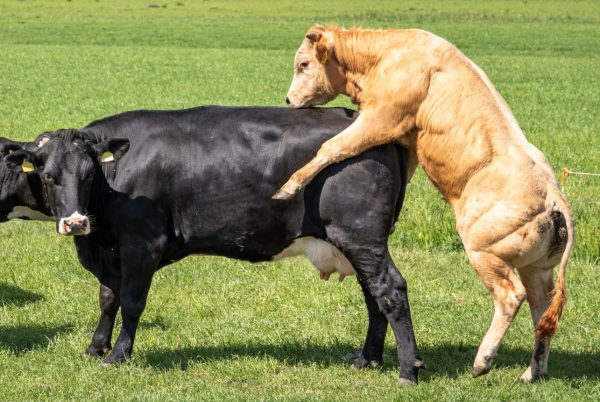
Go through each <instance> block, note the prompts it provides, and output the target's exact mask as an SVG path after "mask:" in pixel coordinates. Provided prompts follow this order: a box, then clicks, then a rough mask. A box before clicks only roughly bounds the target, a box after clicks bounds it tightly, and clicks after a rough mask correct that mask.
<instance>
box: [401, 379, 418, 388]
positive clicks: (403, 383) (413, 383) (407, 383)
mask: <svg viewBox="0 0 600 402" xmlns="http://www.w3.org/2000/svg"><path fill="white" fill-rule="evenodd" d="M398 385H401V386H406V385H417V382H416V381H413V380H409V379H408V378H402V377H400V378H398Z"/></svg>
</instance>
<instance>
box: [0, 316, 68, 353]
mask: <svg viewBox="0 0 600 402" xmlns="http://www.w3.org/2000/svg"><path fill="white" fill-rule="evenodd" d="M72 329H73V327H71V326H68V325H62V326H58V327H53V326H48V325H38V324H34V325H16V326H10V327H8V326H0V350H6V351H9V352H11V353H14V354H16V355H21V354H23V353H25V352H29V351H32V350H35V349H38V348H42V349H43V348H46V347H47V346H48V345H49V344H50V343H51V342H52V341H53V340H54V338H56V337H57V336H58V335H60V334H63V333H65V332H69V331H71V330H72Z"/></svg>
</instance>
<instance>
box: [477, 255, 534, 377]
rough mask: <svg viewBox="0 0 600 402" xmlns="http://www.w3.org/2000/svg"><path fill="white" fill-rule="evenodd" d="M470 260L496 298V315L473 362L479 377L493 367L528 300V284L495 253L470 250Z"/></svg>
mask: <svg viewBox="0 0 600 402" xmlns="http://www.w3.org/2000/svg"><path fill="white" fill-rule="evenodd" d="M469 260H470V262H471V265H472V266H473V268H474V269H475V271H476V272H477V275H479V279H481V281H482V282H483V284H484V285H485V287H486V288H487V289H488V290H489V291H490V293H491V294H492V298H493V299H494V318H493V319H492V324H491V325H490V328H489V329H488V331H487V333H486V334H485V337H484V338H483V341H482V342H481V344H480V345H479V350H478V351H477V356H476V357H475V362H474V363H473V377H478V376H480V375H482V374H486V373H487V372H488V371H490V369H491V368H492V362H493V360H494V358H495V357H496V355H497V353H498V348H499V347H500V343H501V342H502V339H503V338H504V335H505V334H506V331H508V328H509V327H510V324H511V322H512V320H513V318H514V317H515V315H517V312H518V311H519V307H520V306H521V304H522V303H523V301H524V300H525V288H524V287H523V284H522V283H521V281H520V280H519V278H518V277H517V276H516V275H515V273H514V272H513V268H512V267H511V266H510V265H508V264H507V263H506V262H505V261H503V260H502V259H500V258H498V257H496V256H495V255H493V254H489V253H479V252H470V253H469Z"/></svg>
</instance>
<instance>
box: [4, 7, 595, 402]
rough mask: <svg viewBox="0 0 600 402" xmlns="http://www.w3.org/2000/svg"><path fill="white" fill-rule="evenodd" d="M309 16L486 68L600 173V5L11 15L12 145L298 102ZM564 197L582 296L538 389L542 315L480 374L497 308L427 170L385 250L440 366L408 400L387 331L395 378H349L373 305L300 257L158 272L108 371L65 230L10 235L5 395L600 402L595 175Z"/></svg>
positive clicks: (549, 144)
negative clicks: (122, 356) (160, 115)
mask: <svg viewBox="0 0 600 402" xmlns="http://www.w3.org/2000/svg"><path fill="white" fill-rule="evenodd" d="M271 3H273V4H271ZM149 4H156V5H158V6H159V8H148V7H147V6H148V5H149ZM314 22H321V23H325V24H327V23H337V24H340V25H346V26H351V25H356V26H365V27H366V26H369V27H382V28H385V27H420V28H424V29H428V30H431V31H433V32H435V33H437V34H439V35H441V36H443V37H446V38H448V39H449V40H451V41H453V42H454V43H456V44H457V46H459V47H460V48H461V49H462V50H463V51H464V52H465V53H466V54H467V55H468V56H469V57H471V58H472V59H473V60H474V61H475V62H476V63H478V64H479V65H480V66H481V67H482V68H483V69H484V70H485V71H486V72H487V73H488V75H489V76H490V78H491V79H492V81H493V82H494V83H495V85H496V86H497V88H498V89H499V90H500V92H501V93H502V95H503V96H504V97H505V98H506V100H507V101H508V103H509V105H510V106H511V107H512V109H513V111H514V113H515V115H516V117H517V119H518V120H519V123H520V124H521V126H522V128H523V129H524V131H525V133H526V134H527V136H528V138H529V139H530V141H531V142H533V143H534V144H535V145H536V146H538V147H539V148H540V149H541V150H542V151H543V152H544V153H545V154H546V156H547V157H548V159H549V161H550V163H551V164H552V166H553V167H554V168H555V171H556V172H557V174H559V173H560V171H561V169H562V168H563V167H565V166H566V167H569V168H571V169H573V170H580V171H591V172H600V135H599V133H600V107H599V105H600V74H598V72H597V70H598V65H600V4H599V3H597V2H594V1H580V2H550V1H522V2H521V1H507V2H504V1H490V2H485V3H484V2H479V1H458V2H452V3H449V2H435V1H422V2H419V3H418V5H414V4H409V3H401V2H395V1H371V2H365V1H362V2H349V1H319V2H313V1H309V2H306V1H305V2H258V1H227V2H225V1H221V2H215V1H194V2H192V1H190V0H182V1H167V0H161V1H156V2H155V1H150V0H146V1H137V0H136V1H127V2H116V1H73V2H70V1H29V0H26V1H8V0H0V135H2V136H8V137H11V138H15V139H32V138H34V137H35V136H36V135H37V134H39V133H41V132H42V131H45V130H52V129H57V128H60V127H79V126H82V125H84V124H86V123H88V122H90V121H92V120H94V119H96V118H99V117H103V116H106V115H109V114H113V113H117V112H120V111H124V110H129V109H136V108H161V109H166V108H181V107H188V106H196V105H200V104H225V105H283V99H284V97H285V93H286V91H287V87H288V85H289V82H290V80H291V74H292V71H291V64H292V57H293V54H294V51H295V49H296V48H297V46H298V45H299V43H300V41H301V39H302V37H303V35H304V33H305V31H306V29H307V28H308V27H309V26H310V25H311V24H313V23H314ZM333 105H344V106H349V105H350V104H349V102H348V101H347V100H346V99H342V98H340V99H338V100H336V101H335V102H333ZM566 193H567V195H568V197H569V199H570V200H571V204H572V208H573V210H574V211H575V216H576V220H577V238H576V240H577V244H576V249H575V256H574V258H573V259H572V263H571V264H570V268H569V273H568V288H569V295H570V301H569V304H568V306H567V309H566V311H565V313H564V316H563V319H562V321H561V324H560V328H559V333H558V335H557V336H556V338H555V340H554V341H553V350H552V353H551V355H550V370H549V371H550V377H549V378H548V379H547V380H544V381H542V382H541V383H539V384H534V385H524V384H521V383H519V382H518V377H519V376H520V374H521V372H522V371H523V370H524V369H525V367H526V365H527V363H528V361H529V354H530V350H531V348H532V344H533V331H532V328H531V322H530V318H529V313H528V311H527V306H524V308H523V311H522V312H521V314H519V316H518V317H517V319H516V320H515V322H514V325H513V327H512V328H511V330H510V331H509V333H508V335H507V337H506V339H505V341H504V343H503V346H502V348H501V349H500V354H499V356H498V359H497V362H496V364H495V368H494V370H493V371H492V372H491V373H490V374H488V375H487V376H486V377H484V378H480V379H477V380H473V379H471V378H470V366H471V363H472V360H473V358H474V356H475V351H476V348H477V346H478V343H479V341H480V340H481V338H482V337H483V334H484V332H485V330H486V329H487V327H488V325H489V321H490V319H491V315H492V311H493V308H492V303H491V298H490V297H489V295H488V294H487V291H486V290H485V289H484V288H483V286H481V284H480V283H479V280H478V279H477V277H476V275H475V274H474V273H473V272H472V270H471V268H470V267H469V265H468V263H467V261H466V257H465V254H464V252H462V250H461V244H460V240H459V238H458V236H457V235H456V233H455V230H454V217H453V215H452V211H451V209H450V207H449V206H447V205H446V204H445V203H444V202H443V201H442V200H441V197H440V196H439V195H438V193H437V192H436V191H435V189H434V188H433V186H432V185H431V184H430V183H429V182H428V180H427V179H426V177H425V175H424V174H423V173H422V172H421V171H419V172H418V174H417V175H416V177H415V178H414V180H413V182H412V183H411V184H410V186H409V189H408V194H407V200H406V204H405V208H404V210H403V212H402V214H401V217H400V220H399V222H398V224H397V230H396V232H395V233H394V235H393V237H392V238H391V240H390V244H391V247H392V252H393V256H394V260H395V261H396V263H397V265H398V267H399V268H400V270H401V271H402V272H403V274H404V275H405V277H406V278H407V280H408V283H409V290H410V297H411V305H412V311H413V320H414V324H415V331H416V335H417V340H418V342H419V346H420V348H421V350H422V354H423V357H424V358H425V360H426V363H427V364H428V366H429V370H427V371H423V372H422V375H421V383H420V385H419V386H418V387H416V388H411V389H404V388H397V387H396V385H395V380H396V377H397V372H398V362H397V359H396V357H395V353H394V342H393V335H392V334H391V332H390V333H389V334H388V340H387V344H386V362H385V363H386V364H385V368H384V369H383V370H382V371H355V370H351V369H349V367H348V366H347V364H346V363H344V361H343V356H344V355H345V354H346V353H347V352H348V351H350V350H352V349H355V348H358V347H360V346H361V343H362V341H363V339H364V333H365V325H366V312H365V308H364V306H363V302H362V296H361V294H360V290H359V288H358V286H357V284H356V282H355V281H354V280H352V279H350V280H346V281H344V282H343V283H341V284H338V283H336V282H335V281H330V282H321V281H319V280H318V275H317V273H316V271H315V270H314V269H313V268H311V267H310V266H309V264H308V263H307V262H306V261H305V260H302V259H293V260H286V261H282V262H279V263H274V264H258V265H251V264H247V263H242V262H239V261H234V260H227V259H222V258H212V257H190V258H188V259H186V260H184V261H182V262H180V263H177V264H174V265H173V266H170V267H168V268H166V269H164V270H163V271H161V272H159V273H158V274H157V276H156V279H155V281H154V284H153V288H152V291H151V294H150V299H149V304H148V308H147V310H146V312H145V314H144V316H143V317H142V324H141V327H140V331H139V335H138V339H137V343H136V352H135V354H134V358H133V361H132V362H131V363H130V364H126V365H123V366H121V367H117V368H110V369H103V368H100V367H99V366H98V362H97V361H96V360H89V359H86V358H84V357H83V351H84V350H85V347H86V346H87V343H88V341H89V339H90V336H91V331H92V330H93V328H94V325H95V323H96V319H97V282H96V281H95V279H94V278H93V277H92V276H91V275H90V274H89V273H87V272H86V271H84V270H83V269H82V268H81V267H80V265H79V264H78V262H77V259H76V256H75V253H74V250H73V246H72V244H71V242H70V241H69V239H66V238H62V237H59V236H58V235H56V234H55V233H54V228H53V225H51V224H44V223H31V222H11V223H8V224H4V225H0V239H1V241H0V400H17V399H26V400H32V399H88V398H92V399H111V400H112V399H144V400H146V399H155V400H164V399H171V400H173V399H175V400H179V399H223V398H226V399H240V400H248V399H344V400H357V399H367V400H389V399H397V400H424V401H431V400H451V401H453V400H494V401H495V400H534V399H535V400H598V399H600V385H599V384H600V382H599V380H600V346H598V345H600V331H599V329H600V324H598V322H600V314H599V313H598V312H599V311H600V298H599V297H598V295H599V294H600V281H598V279H597V273H598V266H599V260H600V241H599V239H600V229H599V228H600V201H599V200H600V179H599V178H587V177H582V176H573V177H569V179H568V181H567V187H566Z"/></svg>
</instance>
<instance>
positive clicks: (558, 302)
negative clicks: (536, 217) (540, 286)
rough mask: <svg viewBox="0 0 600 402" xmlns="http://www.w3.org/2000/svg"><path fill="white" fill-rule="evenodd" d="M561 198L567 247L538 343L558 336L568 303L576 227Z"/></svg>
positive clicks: (558, 207) (537, 335)
mask: <svg viewBox="0 0 600 402" xmlns="http://www.w3.org/2000/svg"><path fill="white" fill-rule="evenodd" d="M559 198H560V201H559V205H557V209H558V211H559V212H560V213H562V214H563V216H564V217H565V222H566V227H567V245H566V247H565V250H564V251H563V255H562V257H561V259H560V267H559V270H558V277H557V280H556V288H555V289H554V293H553V295H552V300H551V302H550V306H549V307H548V309H547V310H546V311H545V312H544V314H543V315H542V317H541V318H540V320H539V322H538V324H537V328H536V334H535V336H536V340H538V341H541V340H542V339H543V338H546V337H550V336H552V335H554V334H556V330H557V328H558V320H559V319H560V316H561V314H562V311H563V307H564V305H565V304H566V303H567V286H566V282H565V276H566V273H567V263H568V261H569V257H570V256H571V253H572V252H573V243H574V237H575V225H574V223H573V215H572V213H571V209H570V208H569V205H568V203H567V201H566V199H565V198H564V196H563V195H562V194H561V195H560V197H559Z"/></svg>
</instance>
